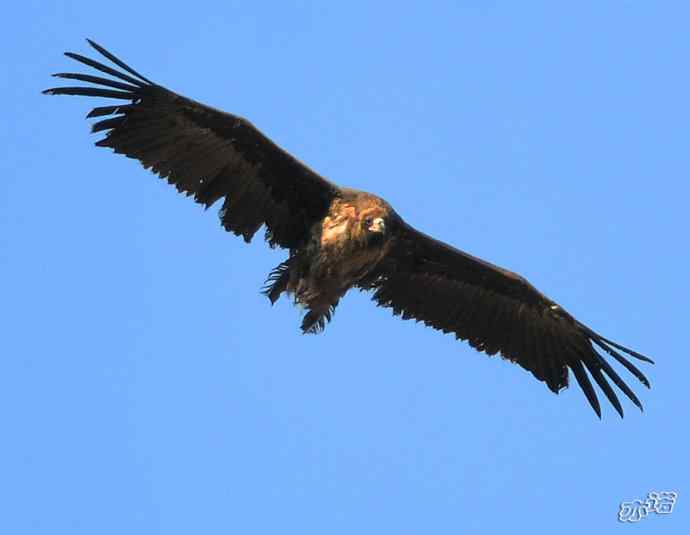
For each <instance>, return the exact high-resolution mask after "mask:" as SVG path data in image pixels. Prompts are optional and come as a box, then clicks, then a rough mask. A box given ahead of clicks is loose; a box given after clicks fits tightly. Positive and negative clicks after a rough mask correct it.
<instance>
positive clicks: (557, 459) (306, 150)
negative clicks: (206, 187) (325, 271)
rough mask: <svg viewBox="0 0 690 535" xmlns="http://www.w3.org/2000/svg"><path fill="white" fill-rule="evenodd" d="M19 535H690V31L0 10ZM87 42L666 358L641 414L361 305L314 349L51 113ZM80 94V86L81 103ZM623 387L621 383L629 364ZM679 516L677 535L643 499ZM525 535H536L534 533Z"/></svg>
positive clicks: (11, 446) (311, 10) (5, 299)
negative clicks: (637, 510) (669, 498)
mask: <svg viewBox="0 0 690 535" xmlns="http://www.w3.org/2000/svg"><path fill="white" fill-rule="evenodd" d="M3 20H4V22H3V24H2V27H3V31H2V32H0V60H1V64H2V66H3V69H2V70H3V76H2V78H3V83H2V86H1V87H0V92H1V97H2V99H1V100H2V103H3V106H2V121H1V122H0V174H1V176H2V180H1V181H0V289H1V295H2V306H0V323H1V325H2V337H1V341H0V348H1V349H0V351H1V353H2V358H1V359H0V421H1V422H2V440H0V511H1V513H0V532H1V533H6V534H20V533H21V534H39V533H41V534H43V533H45V534H55V533H69V534H94V533H98V534H99V535H106V534H122V533H135V534H139V533H141V534H149V535H150V534H158V533H160V534H188V533H204V534H215V533H218V534H221V533H224V534H227V533H295V534H325V533H327V534H348V535H350V534H353V533H371V534H377V535H378V534H387V533H390V534H419V533H443V534H445V533H448V534H464V533H506V532H514V531H518V532H521V533H536V534H541V533H543V534H559V535H560V534H582V533H632V532H633V531H634V532H635V533H655V534H657V533H674V534H680V533H688V532H689V531H688V527H689V526H690V522H689V520H688V519H689V514H690V513H688V510H689V509H688V503H690V458H689V456H688V450H689V449H690V440H689V439H688V420H687V409H688V390H689V387H688V376H689V375H690V363H689V362H690V361H689V359H688V353H689V351H690V350H689V348H688V332H689V331H690V325H689V320H690V317H689V314H688V310H689V308H688V307H689V305H688V302H689V300H690V291H689V288H690V284H689V283H688V277H690V250H689V247H688V231H689V230H690V224H689V223H690V215H689V214H688V198H689V195H690V186H689V185H688V183H689V180H688V179H689V176H690V165H689V164H690V158H689V156H688V152H689V151H688V149H689V141H690V104H689V102H690V101H689V96H688V95H690V69H689V68H688V61H689V60H688V58H690V32H689V31H688V21H689V20H690V7H689V6H688V4H687V3H686V2H663V1H660V2H633V1H606V2H601V1H580V2H572V3H568V4H567V5H566V4H565V3H561V2H546V1H542V2H530V1H528V2H500V1H492V2H485V1H482V2H480V1H472V2H423V3H422V2H419V3H404V2H403V3H401V2H399V1H395V2H377V3H373V2H359V1H348V2H341V3H338V4H336V3H327V2H260V1H253V2H227V1H224V2H218V3H205V2H198V1H196V2H185V3H175V2H166V3H162V2H152V3H146V2H129V1H125V0H123V1H121V2H117V3H116V4H112V3H110V2H85V1H84V2H59V3H58V2H56V3H49V2H37V1H24V2H17V3H12V4H8V5H7V6H5V7H4V8H3ZM85 37H91V38H93V39H95V40H97V41H98V42H100V43H101V44H103V45H105V46H106V47H108V48H110V49H111V50H113V51H114V52H115V53H116V54H118V55H119V56H121V57H122V58H123V59H125V60H126V61H128V62H129V63H131V64H132V65H133V66H134V67H135V68H136V69H138V70H139V71H141V72H142V73H143V74H144V75H146V76H148V77H149V78H152V79H153V80H155V81H157V82H158V83H161V84H164V85H166V86H168V87H170V88H171V89H174V90H176V91H179V92H181V93H183V94H185V95H188V96H191V97H193V98H195V99H197V100H201V101H203V102H206V103H209V104H211V105H214V106H216V107H220V108H223V109H226V110H228V111H233V112H236V113H238V114H241V115H244V116H246V117H248V118H249V119H250V120H251V121H252V122H254V123H255V124H256V125H257V126H258V127H259V128H261V129H262V130H263V131H264V132H265V133H266V134H268V135H269V136H271V137H272V138H273V139H274V140H275V141H276V142H278V143H279V144H280V145H282V146H283V147H285V148H286V149H287V150H289V151H290V152H292V153H293V154H295V155H296V156H297V157H299V158H300V159H302V160H304V161H305V162H307V163H308V164H309V165H310V166H312V167H313V168H314V169H316V170H318V171H319V172H321V173H323V174H324V175H325V176H327V177H329V178H330V179H332V180H334V181H336V182H338V183H341V184H345V185H349V186H353V187H357V188H361V189H365V190H368V191H372V192H374V193H377V194H380V195H382V196H384V197H385V198H386V199H388V200H389V201H390V202H391V203H392V204H393V205H394V206H395V207H396V209H397V210H398V212H399V213H400V214H401V215H403V217H405V218H406V219H407V220H408V221H409V222H411V223H412V224H414V225H415V226H417V227H418V228H420V229H422V230H423V231H425V232H427V233H429V234H432V235H434V236H436V237H439V238H441V239H444V240H446V241H448V242H450V243H452V244H454V245H455V246H457V247H460V248H462V249H464V250H467V251H469V252H471V253H472V254H475V255H478V256H481V257H483V258H486V259H487V260H490V261H492V262H494V263H497V264H499V265H502V266H505V267H507V268H510V269H513V270H515V271H518V272H519V273H521V274H523V275H524V276H526V277H527V278H528V279H529V280H530V281H532V282H533V283H534V284H535V285H536V286H537V287H538V288H540V289H541V290H542V291H544V292H545V293H546V294H547V295H549V296H550V297H552V298H553V299H555V300H557V301H558V302H560V303H561V304H562V305H563V306H564V307H565V308H567V309H568V310H570V311H571V312H572V313H573V314H575V315H576V316H577V317H578V318H580V319H581V320H582V321H584V322H587V323H588V324H589V325H591V326H592V327H593V328H594V329H596V330H598V331H600V332H602V333H603V334H605V335H607V336H608V337H610V338H612V339H614V340H617V341H620V342H623V343H625V344H627V345H629V346H631V347H634V348H636V349H638V350H640V351H642V352H644V353H647V354H649V355H650V356H652V357H654V358H655V359H656V362H657V364H656V365H655V366H648V365H645V364H642V365H641V367H642V368H643V371H644V372H645V373H646V374H647V375H648V376H649V377H650V379H651V381H652V389H651V390H649V391H648V390H646V389H645V388H644V387H643V386H642V385H640V384H637V383H636V381H635V379H634V378H633V377H632V376H630V375H629V374H628V373H627V372H625V370H622V372H621V373H622V374H624V377H625V379H626V380H628V382H629V384H630V385H631V386H632V387H633V388H634V390H635V391H636V392H638V394H639V396H640V398H641V400H642V402H643V403H644V405H645V412H644V413H640V412H639V411H638V410H637V409H636V408H635V407H634V406H633V405H632V404H631V403H629V402H626V403H624V409H625V411H626V417H625V419H624V420H620V419H619V418H618V416H617V415H616V413H615V411H614V410H613V409H612V408H611V407H610V406H608V405H607V406H606V407H604V411H603V412H604V413H603V419H602V420H601V421H599V420H598V419H597V418H596V416H595V415H594V413H593V412H592V411H591V409H590V407H589V406H588V404H587V402H586V400H585V398H584V396H583V395H582V393H581V391H580V390H579V388H578V387H577V386H573V387H572V388H570V389H568V390H566V391H563V392H562V393H561V395H559V396H555V395H553V394H552V393H550V392H549V391H548V390H547V388H546V386H544V385H543V384H541V383H539V382H537V381H536V380H535V379H533V377H532V376H531V375H529V374H528V373H527V372H525V371H523V370H522V369H521V368H519V367H517V366H513V365H511V364H509V363H507V362H505V361H502V360H501V359H499V358H492V359H491V358H487V357H486V356H484V355H482V354H479V353H476V352H475V351H473V350H471V349H470V348H469V347H468V346H467V345H466V344H463V343H458V342H456V341H455V340H454V338H453V337H452V336H444V335H441V334H439V333H437V332H435V331H432V330H430V329H426V328H423V327H422V326H420V325H416V324H414V323H411V322H403V321H401V320H399V319H395V318H393V317H392V316H391V314H390V312H389V311H387V310H384V309H377V308H375V307H374V306H373V304H371V303H370V302H369V298H368V296H367V295H364V294H353V295H348V296H347V297H346V298H345V299H344V300H343V302H342V303H341V305H340V307H339V308H338V310H337V313H336V316H335V319H334V321H333V322H332V323H331V324H330V325H329V326H328V328H327V329H326V331H325V333H323V334H322V335H319V336H303V335H301V334H300V331H299V329H298V326H299V321H300V312H299V311H298V310H296V309H295V308H293V307H292V306H291V305H290V303H289V302H288V301H287V300H285V299H284V300H281V301H280V302H279V303H278V304H276V306H274V307H273V308H271V307H270V305H269V302H268V300H267V299H266V298H265V297H263V296H261V295H260V294H259V288H260V287H261V285H262V283H263V280H264V278H265V276H266V274H267V273H268V272H269V271H270V269H271V268H272V267H274V266H275V265H276V264H278V263H279V262H280V261H281V259H282V258H283V257H284V253H283V252H281V251H271V250H269V249H268V248H267V247H266V246H265V245H264V244H263V243H261V242H260V241H258V240H257V241H256V243H254V244H252V245H250V246H247V245H245V244H244V243H243V242H242V240H240V239H237V238H234V237H233V236H231V235H229V234H227V233H225V232H224V231H223V230H222V229H221V228H220V226H219V225H218V221H217V217H216V215H215V212H216V210H215V209H212V210H209V211H208V212H207V213H204V212H203V211H202V210H201V208H199V207H198V206H196V205H194V204H193V203H192V202H191V201H189V200H188V199H185V198H183V197H182V196H180V195H177V194H176V193H175V191H174V190H173V189H172V188H170V187H169V186H167V185H166V184H165V183H163V182H162V181H160V180H158V179H156V178H155V177H154V176H153V175H151V174H149V173H148V172H146V171H144V170H143V169H142V168H141V167H140V166H139V165H138V164H137V163H136V162H134V161H132V160H128V159H126V158H123V157H119V156H114V155H112V154H109V152H108V151H106V150H104V149H96V148H94V147H93V146H92V144H93V142H94V141H96V140H97V139H98V138H97V137H94V136H91V135H90V134H89V133H88V124H87V122H85V121H84V120H83V117H84V115H85V114H86V112H87V111H88V110H89V109H90V108H91V107H93V106H94V105H96V101H95V100H90V99H83V98H82V99H80V98H72V97H60V98H59V97H45V96H42V95H40V94H39V92H40V90H41V89H44V88H46V87H50V86H52V85H55V83H56V82H55V80H53V79H51V78H49V76H48V75H49V74H50V73H52V72H59V71H66V70H67V71H69V70H74V69H75V64H74V63H73V62H71V61H70V60H68V59H67V58H64V57H63V56H62V55H61V54H62V52H63V51H65V50H72V51H75V52H79V53H89V54H92V53H93V52H91V51H90V49H89V48H88V47H87V45H86V43H85V41H84V38H85ZM58 83H59V82H58ZM617 369H620V367H618V368H617ZM653 490H675V491H678V492H679V493H680V497H679V501H678V504H677V505H676V509H675V511H674V513H673V514H672V515H671V516H651V517H648V518H646V519H645V520H643V521H642V522H641V523H640V524H638V525H637V526H636V527H631V526H629V525H625V524H620V523H618V522H617V518H616V517H617V512H618V507H619V503H620V502H621V501H622V500H632V499H635V498H644V497H645V496H646V494H647V493H648V492H649V491H653ZM527 530H529V531H527Z"/></svg>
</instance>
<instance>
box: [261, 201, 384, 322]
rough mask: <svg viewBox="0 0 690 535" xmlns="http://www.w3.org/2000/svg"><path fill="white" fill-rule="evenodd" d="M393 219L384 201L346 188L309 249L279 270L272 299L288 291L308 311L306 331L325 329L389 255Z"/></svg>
mask: <svg viewBox="0 0 690 535" xmlns="http://www.w3.org/2000/svg"><path fill="white" fill-rule="evenodd" d="M394 216H395V214H394V212H393V210H392V208H391V207H390V206H389V205H388V203H387V202H386V201H384V200H383V199H381V198H379V197H377V196H375V195H371V194H369V193H365V192H361V191H356V190H350V189H347V190H345V189H344V190H343V192H342V194H341V195H339V196H337V197H335V198H334V199H333V201H332V202H331V204H330V206H329V208H328V211H327V213H326V215H325V217H324V218H323V219H321V220H319V221H317V222H315V223H314V224H313V225H312V227H311V229H310V232H309V239H308V241H307V242H306V244H304V245H303V246H301V247H298V248H297V249H295V250H294V251H293V252H292V253H291V255H290V258H289V259H288V260H287V261H286V262H284V263H283V264H281V265H280V266H278V268H276V270H274V272H273V274H274V275H275V274H278V275H279V276H278V277H274V278H275V280H273V281H271V284H270V286H269V287H267V288H266V293H267V295H268V296H269V297H270V299H271V301H272V302H275V300H276V299H277V298H278V297H279V296H280V294H281V293H282V292H287V293H288V294H290V295H291V296H292V297H293V298H294V300H295V302H296V303H298V304H300V305H303V306H304V307H305V308H306V309H307V310H308V312H307V314H306V315H305V317H304V321H303V323H302V330H303V331H304V332H317V331H319V330H321V329H323V327H324V325H325V321H326V320H329V319H330V316H331V314H332V311H333V310H334V309H335V307H336V306H337V305H338V301H339V300H340V298H341V297H342V296H343V295H344V294H345V293H346V292H347V291H348V290H349V289H350V288H352V287H353V286H354V285H355V284H357V283H358V282H359V281H361V280H362V279H363V278H364V277H366V276H367V275H369V274H370V273H371V272H372V271H373V270H375V269H376V267H377V266H378V264H379V262H381V260H382V259H383V258H384V256H385V255H386V253H387V252H388V249H389V247H390V232H389V231H390V228H391V223H386V221H389V222H392V221H394ZM393 224H394V223H393ZM386 227H388V228H386Z"/></svg>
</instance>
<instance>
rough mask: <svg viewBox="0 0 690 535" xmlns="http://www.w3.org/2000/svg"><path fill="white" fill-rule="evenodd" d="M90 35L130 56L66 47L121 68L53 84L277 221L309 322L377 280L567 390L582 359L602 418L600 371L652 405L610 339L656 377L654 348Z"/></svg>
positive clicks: (153, 159)
mask: <svg viewBox="0 0 690 535" xmlns="http://www.w3.org/2000/svg"><path fill="white" fill-rule="evenodd" d="M88 42H89V44H90V45H91V46H92V47H93V48H94V49H96V50H97V51H98V52H99V53H100V54H101V55H103V56H104V57H105V58H107V59H108V60H110V61H111V62H112V63H113V64H114V65H115V66H116V67H119V69H117V68H113V67H110V66H108V65H105V64H103V63H101V62H99V61H95V60H93V59H90V58H87V57H85V56H82V55H79V54H74V53H71V52H67V53H66V55H67V56H68V57H70V58H72V59H74V60H76V61H78V62H80V63H82V64H85V65H87V66H89V67H92V68H93V69H95V70H96V71H100V72H101V73H103V74H106V75H109V76H110V77H112V78H106V77H103V76H100V75H98V76H96V75H91V74H77V73H58V74H55V75H54V76H57V77H59V78H64V79H68V80H77V81H79V82H87V83H89V84H93V86H81V85H80V86H76V87H56V88H52V89H47V90H45V91H44V93H46V94H50V95H81V96H90V97H103V98H109V99H114V100H116V101H118V100H119V101H123V103H117V104H114V105H110V106H102V107H98V108H94V109H93V110H91V112H90V113H89V114H88V116H87V117H89V118H94V117H98V118H102V119H100V120H99V121H98V122H96V123H95V124H94V125H93V127H92V130H93V132H101V131H103V132H105V137H104V138H103V139H101V140H100V141H98V142H97V143H96V145H98V146H99V147H110V148H112V149H113V150H114V151H115V152H117V153H120V154H124V155H125V156H128V157H130V158H135V159H137V160H139V161H140V162H141V163H142V165H143V166H144V167H145V168H147V169H150V170H151V171H153V172H154V173H156V174H157V175H158V176H160V177H161V178H165V179H166V180H167V181H168V182H169V183H170V184H173V185H174V186H175V187H176V188H177V189H178V191H181V192H184V193H186V194H187V195H191V196H193V197H194V200H195V201H196V202H198V203H200V204H203V205H204V206H206V207H209V206H211V205H212V204H214V203H215V202H217V201H219V200H221V199H222V200H223V205H222V208H221V210H220V220H221V223H222V225H223V227H224V228H225V229H226V230H228V231H231V232H233V233H234V234H236V235H238V236H239V235H241V236H242V237H243V238H244V240H245V241H247V242H249V241H250V240H251V239H252V237H253V236H254V235H255V234H256V232H257V231H258V230H259V229H261V228H262V227H264V228H265V238H266V241H267V242H268V243H269V244H270V245H271V246H279V247H282V248H284V249H287V250H288V252H289V253H288V257H287V259H286V260H285V261H284V262H283V263H281V264H280V265H279V266H277V267H276V268H275V269H274V270H273V271H272V272H271V273H270V275H269V277H268V280H267V282H266V287H265V289H264V293H265V294H266V295H267V296H268V297H269V299H270V300H271V302H275V301H276V299H278V298H279V297H280V295H282V294H283V293H287V294H288V295H290V296H291V297H292V299H293V300H294V301H295V302H296V303H297V304H299V305H302V306H303V307H304V308H305V309H306V313H305V316H304V319H303V321H302V326H301V328H302V330H303V332H305V333H314V332H318V331H320V330H322V329H323V328H324V327H325V324H326V323H327V322H328V321H329V320H330V319H331V315H332V313H333V310H334V309H335V307H336V306H337V304H338V301H339V300H340V298H341V297H342V296H343V295H344V294H345V293H346V292H347V291H348V290H350V289H351V288H358V289H362V290H368V291H371V292H372V298H373V300H374V301H375V302H376V303H377V304H378V305H379V306H383V307H388V308H391V309H392V310H393V313H394V314H395V315H399V316H401V317H402V318H403V319H410V318H413V319H415V320H417V321H421V322H423V323H424V324H426V325H428V326H430V327H433V328H434V329H438V330H440V331H443V332H444V333H453V334H455V336H456V338H459V339H462V340H467V341H468V342H469V343H470V345H471V346H472V347H474V348H475V349H477V350H479V351H484V352H485V353H487V354H489V355H494V354H496V353H500V354H501V355H502V356H503V357H504V358H506V359H508V360H510V361H512V362H515V363H517V364H519V365H520V366H522V367H523V368H525V369H526V370H528V371H530V372H531V373H532V374H533V375H534V376H535V377H536V378H537V379H539V380H540V381H543V382H545V383H546V385H547V386H548V387H549V389H551V390H552V391H553V392H555V393H558V392H559V391H560V390H561V389H562V388H565V387H567V386H568V376H569V371H571V372H572V373H573V375H574V376H575V379H576V381H577V382H578V384H579V385H580V387H581V388H582V391H583V392H584V394H585V396H586V397H587V400H588V401H589V403H590V404H591V406H592V408H593V409H594V411H595V412H596V413H597V415H598V416H599V417H601V409H600V406H599V400H598V398H597V395H596V392H595V390H594V387H593V385H592V382H591V380H590V377H591V378H592V379H594V381H595V382H596V384H597V385H598V386H599V388H600V389H601V390H602V391H603V393H604V395H605V396H606V397H607V399H608V400H609V401H610V403H611V404H612V405H613V407H614V408H615V409H616V411H617V412H618V413H619V414H620V415H621V416H623V408H622V406H621V404H620V401H619V400H618V396H617V395H616V392H615V391H614V390H613V388H612V387H611V385H610V384H609V380H610V381H612V382H613V383H614V384H615V385H616V386H617V387H618V388H619V389H620V390H621V391H622V392H623V393H624V394H625V395H626V396H627V397H628V398H629V399H630V400H631V401H632V402H633V403H634V404H635V405H636V406H637V407H639V408H640V409H642V404H641V403H640V401H639V400H638V398H637V396H636V395H635V394H634V393H633V391H632V390H631V389H630V388H629V387H628V386H627V385H626V384H625V383H624V382H623V380H622V379H621V378H620V376H619V375H618V374H617V373H616V371H615V370H614V369H613V368H612V367H611V365H610V364H609V363H608V362H607V361H606V359H605V358H604V356H603V355H602V352H603V353H604V354H606V355H608V356H610V357H612V358H613V359H614V360H616V361H618V362H619V363H620V364H622V365H623V366H624V367H625V368H626V369H627V370H628V371H629V372H631V373H632V374H633V375H634V376H635V377H636V378H637V379H639V380H640V382H642V384H644V385H645V386H647V387H649V381H648V380H647V378H646V377H645V376H644V375H643V373H642V372H641V371H640V370H639V369H638V368H637V367H635V365H633V364H632V362H630V360H629V359H628V358H626V356H625V355H627V356H629V357H634V358H637V359H639V360H642V361H646V362H650V363H651V362H652V361H651V359H649V358H648V357H645V356H644V355H641V354H640V353H637V352H635V351H633V350H631V349H629V348H627V347H624V346H622V345H620V344H618V343H616V342H613V341H611V340H609V339H607V338H604V337H603V336H601V335H599V334H597V333H596V332H594V331H593V330H592V329H590V328H589V327H587V326H586V325H584V324H583V323H580V322H579V321H578V320H576V319H575V318H574V317H573V316H571V315H570V314H569V313H568V312H566V311H565V310H564V309H563V308H561V307H560V306H559V305H558V304H557V303H555V302H554V301H552V300H550V299H549V298H548V297H546V296H545V295H543V294H542V293H540V292H539V291H538V290H537V289H536V288H535V287H534V286H532V285H531V284H530V283H529V282H527V280H525V279H524V278H523V277H521V276H519V275H517V274H515V273H513V272H511V271H508V270H506V269H502V268H499V267H497V266H494V265H493V264H490V263H488V262H485V261H483V260H480V259H478V258H475V257H473V256H471V255H469V254H467V253H464V252H462V251H459V250H458V249H455V248H453V247H451V246H450V245H447V244H445V243H442V242H440V241H437V240H435V239H433V238H431V237H430V236H427V235H426V234H423V233H422V232H420V231H418V230H416V229H414V228H413V227H411V226H410V225H409V224H407V223H406V222H405V221H404V220H403V219H402V218H401V217H400V216H399V215H398V214H397V213H396V212H395V210H393V208H392V207H391V206H390V205H389V204H388V203H387V202H386V201H385V200H383V199H381V198H380V197H377V196H376V195H372V194H370V193H366V192H363V191H357V190H353V189H349V188H343V187H340V186H337V185H336V184H333V183H331V182H329V181H328V180H326V179H324V178H323V177H321V176H320V175H319V174H317V173H315V172H314V171H312V170H311V169H309V168H308V167H307V166H306V165H304V164H303V163H301V162H300V161H299V160H297V159H296V158H294V157H293V156H291V155H290V154H288V153H287V152H285V151H284V150H282V149H281V148H280V147H278V146H277V145H275V144H274V143H273V142H272V141H271V140H270V139H268V138H267V137H266V136H264V135H263V134H262V133H261V132H259V130H257V129H256V128H255V127H254V126H253V125H252V124H251V123H250V122H248V121H247V120H245V119H243V118H242V117H239V116H236V115H232V114H229V113H225V112H222V111H220V110H216V109H214V108H211V107H209V106H206V105H204V104H201V103H199V102H196V101H194V100H191V99H189V98H186V97H184V96H182V95H178V94H177V93H174V92H172V91H170V90H168V89H166V88H164V87H162V86H159V85H157V84H155V83H154V82H152V81H150V80H149V79H147V78H145V77H144V76H142V75H141V74H139V73H138V72H137V71H135V70H134V69H132V68H131V67H129V66H128V65H126V64H125V63H124V62H122V61H121V60H120V59H118V58H117V57H115V56H114V55H113V54H111V53H110V52H108V51H107V50H105V49H104V48H103V47H101V46H100V45H98V44H96V43H94V42H93V41H90V40H89V41H88ZM120 69H121V70H120ZM103 117H107V118H103ZM588 374H589V375H588Z"/></svg>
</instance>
